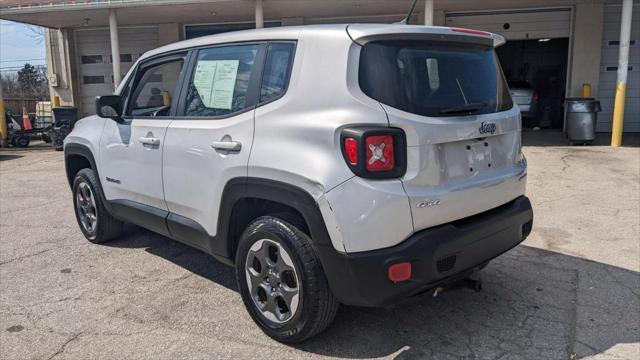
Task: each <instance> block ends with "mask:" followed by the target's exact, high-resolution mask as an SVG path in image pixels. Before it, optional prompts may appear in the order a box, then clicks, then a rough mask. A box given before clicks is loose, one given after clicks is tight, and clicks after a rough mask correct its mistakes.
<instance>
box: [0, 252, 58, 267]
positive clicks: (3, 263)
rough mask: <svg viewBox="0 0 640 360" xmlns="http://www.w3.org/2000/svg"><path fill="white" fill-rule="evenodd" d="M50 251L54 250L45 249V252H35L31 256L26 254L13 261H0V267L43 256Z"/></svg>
mask: <svg viewBox="0 0 640 360" xmlns="http://www.w3.org/2000/svg"><path fill="white" fill-rule="evenodd" d="M51 250H54V248H51V249H46V250H42V251H38V252H35V253H33V254H27V255H23V256H18V257H17V258H13V259H9V260H6V261H2V262H0V265H6V264H9V263H12V262H14V261H20V260H24V259H28V258H30V257H34V256H38V255H42V254H44V253H46V252H49V251H51Z"/></svg>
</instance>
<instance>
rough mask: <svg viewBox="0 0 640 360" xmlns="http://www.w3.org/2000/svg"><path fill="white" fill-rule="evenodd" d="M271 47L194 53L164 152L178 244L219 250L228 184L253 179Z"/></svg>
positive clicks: (172, 227)
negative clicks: (251, 164)
mask: <svg viewBox="0 0 640 360" xmlns="http://www.w3.org/2000/svg"><path fill="white" fill-rule="evenodd" d="M265 48H266V45H265V44H262V43H245V44H236V45H224V46H215V47H210V48H203V49H198V50H194V53H193V54H192V56H191V59H192V60H191V64H190V66H189V68H190V70H189V73H190V74H189V76H188V77H187V79H186V80H185V87H184V89H183V91H182V92H183V95H182V96H181V100H180V104H179V106H178V111H179V115H180V116H178V117H176V120H175V121H174V122H172V123H171V124H170V125H169V127H168V129H167V134H166V137H165V145H164V159H163V165H164V174H163V179H164V191H165V200H166V202H167V207H168V209H169V211H170V214H169V218H168V221H167V223H168V226H169V229H170V230H171V233H172V235H173V237H174V238H176V239H177V240H181V241H184V242H187V243H189V244H191V245H194V246H197V247H200V248H203V249H205V250H212V249H211V247H210V240H209V239H210V238H209V237H210V236H214V235H215V234H216V225H217V219H218V210H219V207H220V201H221V197H222V193H223V189H224V186H225V184H226V183H227V182H228V181H229V180H230V179H233V178H237V177H246V176H247V163H248V160H249V153H250V151H251V145H252V142H253V129H254V108H255V105H256V104H257V101H258V97H259V95H258V90H259V89H258V88H259V84H260V79H261V74H262V67H263V62H264V56H265Z"/></svg>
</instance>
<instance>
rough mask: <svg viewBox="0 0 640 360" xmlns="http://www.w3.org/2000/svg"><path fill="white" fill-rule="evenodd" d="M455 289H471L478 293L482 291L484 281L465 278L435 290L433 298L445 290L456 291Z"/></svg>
mask: <svg viewBox="0 0 640 360" xmlns="http://www.w3.org/2000/svg"><path fill="white" fill-rule="evenodd" d="M455 289H471V290H473V291H476V292H480V291H482V280H481V279H479V278H478V279H474V278H470V277H467V278H464V279H462V280H458V281H456V282H453V283H451V284H449V285H446V286H440V287H437V288H435V289H434V290H433V297H436V296H438V295H440V294H441V293H442V292H443V291H445V290H455Z"/></svg>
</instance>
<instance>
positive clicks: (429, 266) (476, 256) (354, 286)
mask: <svg viewBox="0 0 640 360" xmlns="http://www.w3.org/2000/svg"><path fill="white" fill-rule="evenodd" d="M532 223H533V211H532V209H531V203H530V202H529V199H528V198H526V197H525V196H521V197H519V198H517V199H515V200H513V201H511V202H509V203H507V204H505V205H502V206H500V207H498V208H495V209H492V210H489V211H486V212H484V213H481V214H478V215H474V216H471V217H468V218H465V219H461V220H457V221H454V222H451V223H448V224H444V225H440V226H436V227H433V228H430V229H427V230H423V231H420V232H417V233H415V234H413V235H412V236H410V237H409V238H408V239H407V240H405V241H404V242H402V243H400V244H398V245H396V246H393V247H390V248H385V249H380V250H373V251H366V252H358V253H352V254H344V253H339V252H337V251H336V250H335V249H333V248H332V247H330V246H321V247H319V248H318V249H317V250H318V252H319V255H320V258H321V261H322V264H323V266H324V270H325V273H326V275H327V278H328V280H329V284H330V286H331V289H332V291H333V293H334V295H335V296H336V297H337V298H338V300H339V301H340V302H342V303H344V304H347V305H354V306H372V307H379V306H386V305H390V304H393V303H395V302H398V301H400V300H402V299H404V298H407V297H410V296H412V295H416V294H419V293H421V292H424V291H427V290H429V289H431V288H434V287H436V286H439V285H441V284H443V283H448V282H453V281H455V280H458V279H460V278H462V277H464V276H467V275H468V274H469V273H471V272H473V271H474V270H476V269H477V268H478V267H480V266H482V265H484V264H485V263H487V262H488V261H490V260H491V259H493V258H495V257H497V256H498V255H500V254H502V253H504V252H506V251H508V250H509V249H511V248H513V247H515V246H516V245H518V244H519V243H521V242H522V241H523V240H524V239H525V238H526V237H527V235H529V233H530V232H531V226H532ZM406 261H408V262H411V264H412V277H411V279H410V280H408V281H405V282H401V283H393V282H391V281H390V280H389V279H388V276H387V271H388V267H389V266H390V265H393V264H395V263H398V262H406Z"/></svg>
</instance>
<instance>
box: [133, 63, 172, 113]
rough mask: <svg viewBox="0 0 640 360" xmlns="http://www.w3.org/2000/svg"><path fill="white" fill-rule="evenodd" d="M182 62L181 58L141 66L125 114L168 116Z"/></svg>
mask: <svg viewBox="0 0 640 360" xmlns="http://www.w3.org/2000/svg"><path fill="white" fill-rule="evenodd" d="M183 63H184V61H183V60H182V59H181V60H175V61H169V62H165V63H161V64H158V65H154V66H150V67H148V68H146V69H145V68H143V69H142V74H141V75H140V76H139V77H138V79H139V80H138V82H137V83H136V84H135V85H134V87H133V88H134V90H133V92H132V93H131V94H132V95H131V98H130V99H129V106H128V107H129V111H127V113H126V115H131V116H168V115H169V111H170V108H171V100H172V99H173V97H174V96H176V84H177V83H178V78H180V72H181V71H182V67H183Z"/></svg>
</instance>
